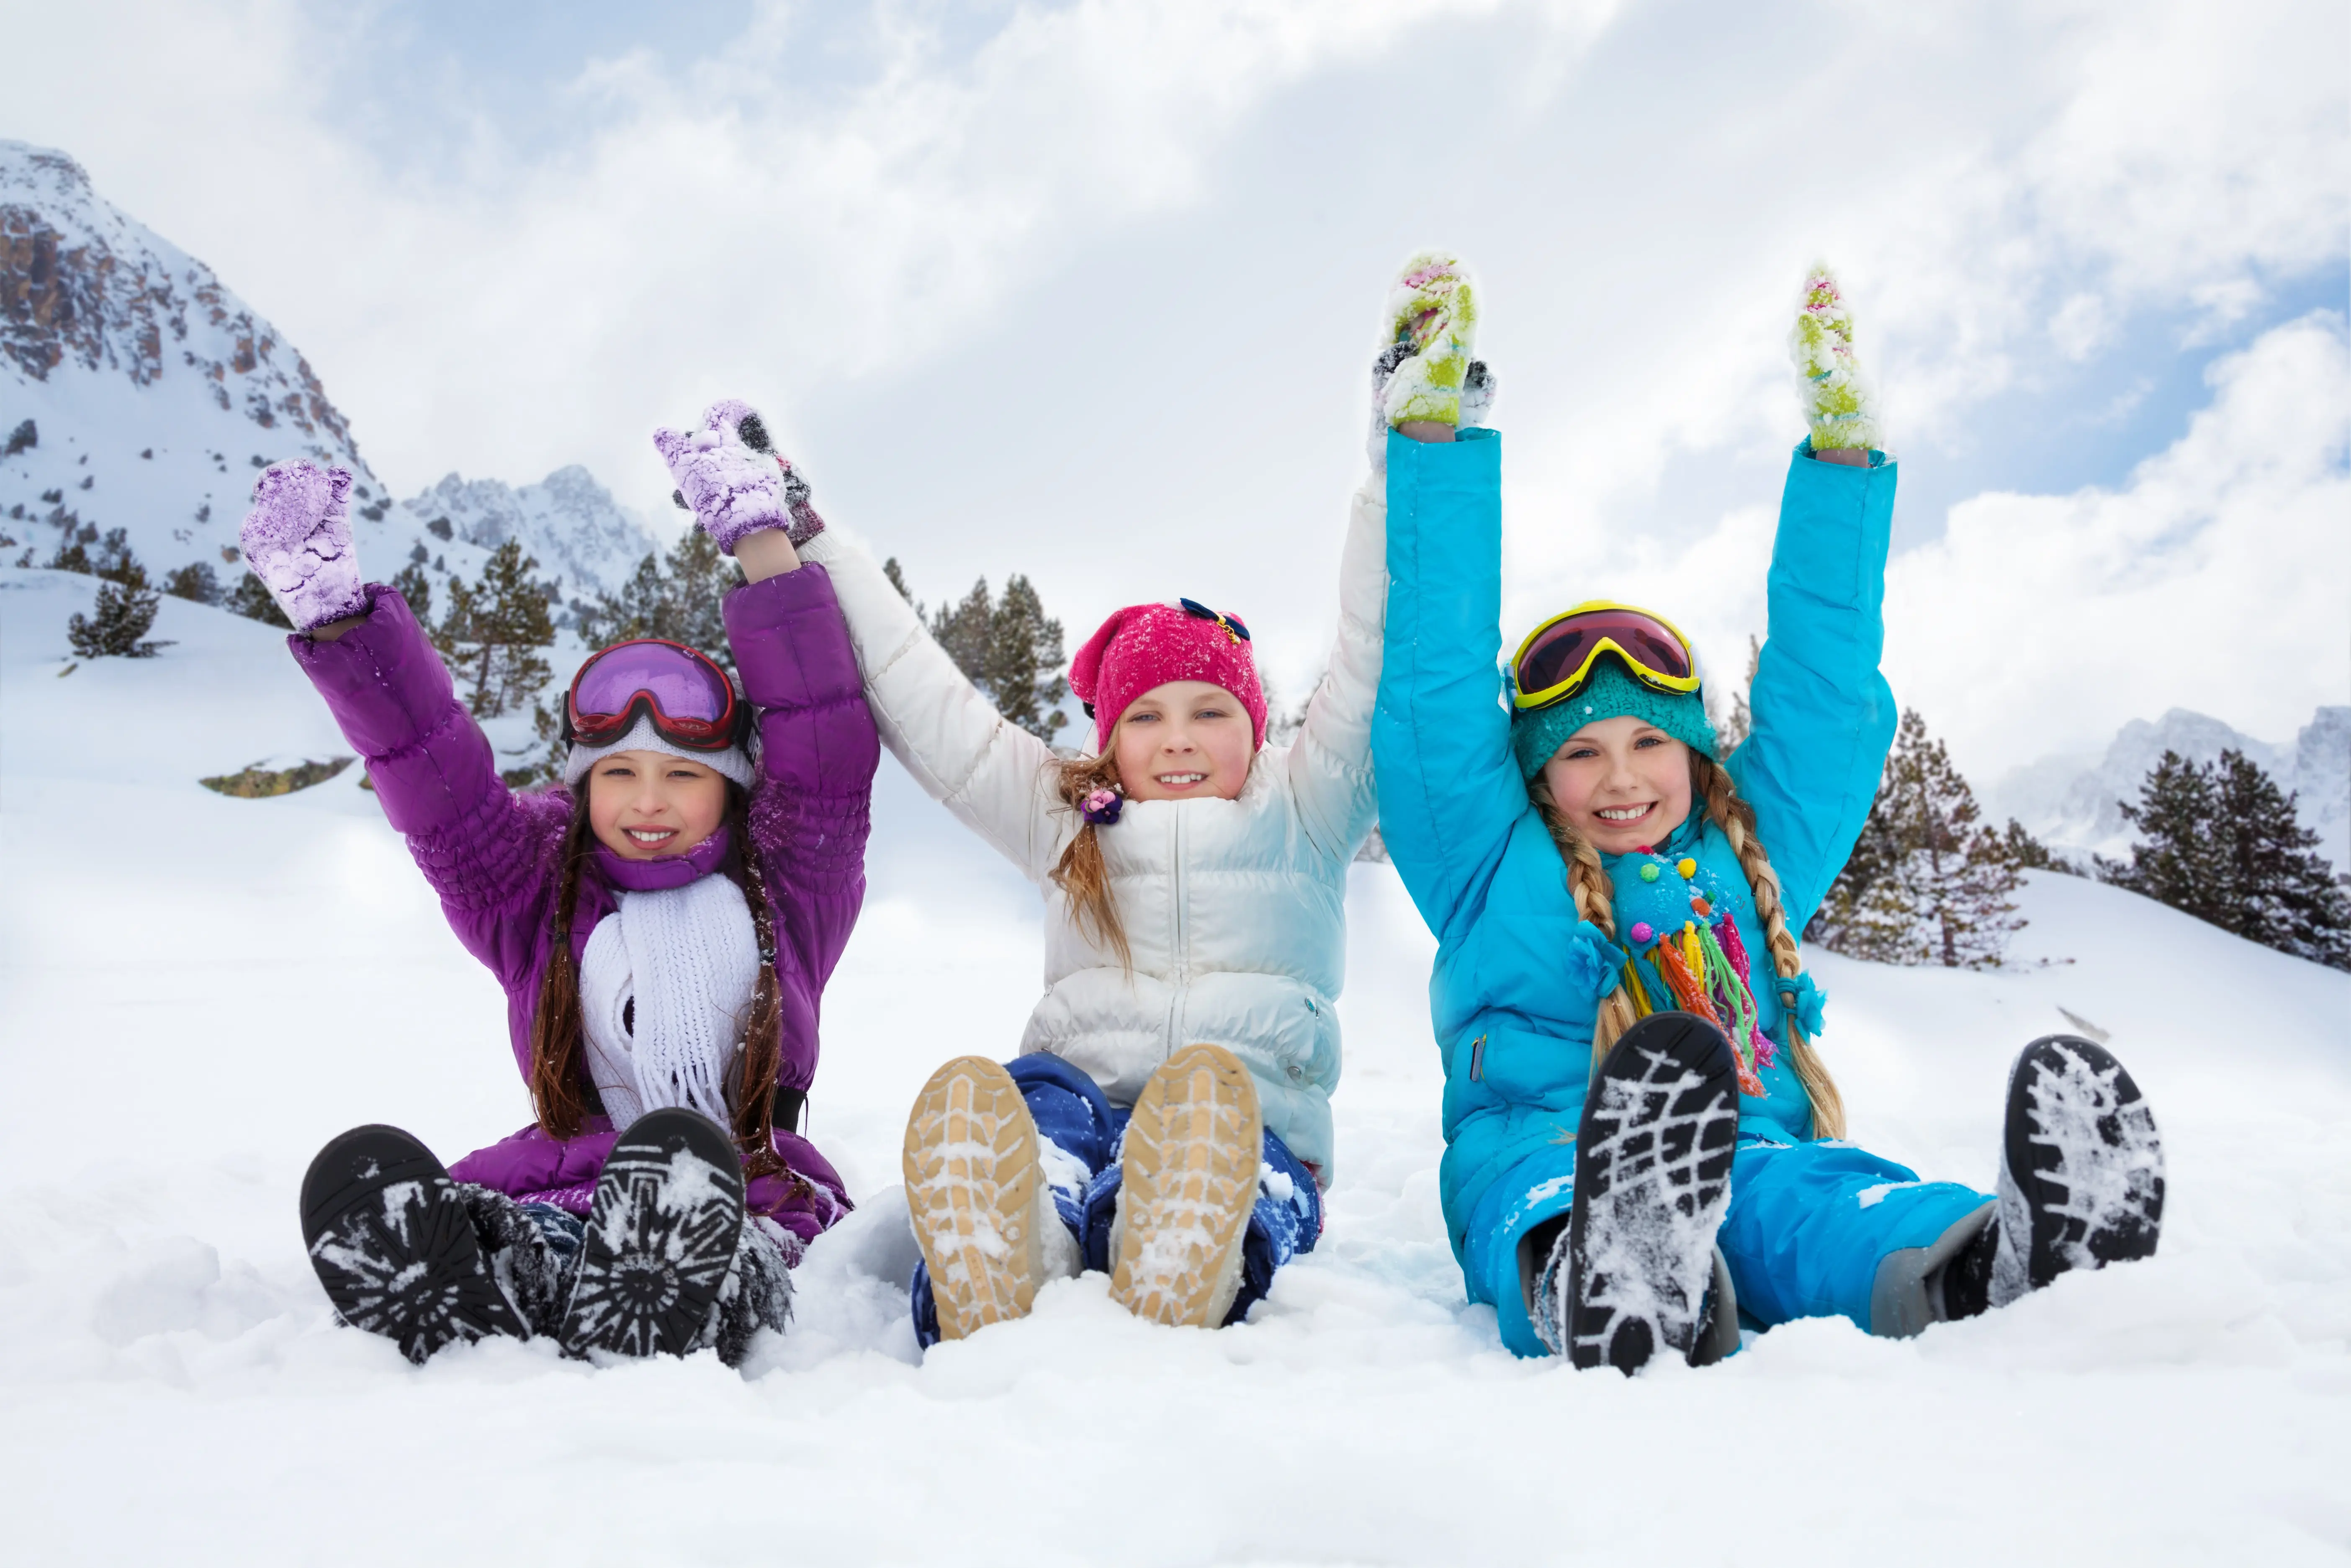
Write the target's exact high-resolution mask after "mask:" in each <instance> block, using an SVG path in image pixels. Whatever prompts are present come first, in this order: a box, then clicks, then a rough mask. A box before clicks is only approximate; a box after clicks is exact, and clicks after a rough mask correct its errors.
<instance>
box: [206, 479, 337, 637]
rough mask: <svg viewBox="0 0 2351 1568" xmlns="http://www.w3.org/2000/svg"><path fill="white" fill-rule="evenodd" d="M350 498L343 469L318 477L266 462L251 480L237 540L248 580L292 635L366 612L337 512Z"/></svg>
mask: <svg viewBox="0 0 2351 1568" xmlns="http://www.w3.org/2000/svg"><path fill="white" fill-rule="evenodd" d="M350 493H351V473H350V469H348V468H329V469H326V470H324V471H323V472H322V471H321V470H319V468H317V467H315V466H314V465H311V464H308V463H304V462H293V463H276V464H272V465H270V466H269V467H267V468H266V469H264V470H263V471H262V475H261V477H260V478H259V479H257V480H256V481H254V486H253V510H251V511H250V512H247V513H246V515H245V527H244V528H241V529H239V530H238V532H237V543H238V544H239V545H240V546H241V547H242V548H243V549H244V550H245V559H246V565H248V566H250V567H251V568H253V575H254V576H256V577H257V578H259V579H261V583H262V586H263V587H265V588H266V589H268V590H269V597H270V598H272V599H274V600H276V601H277V608H278V609H280V610H282V611H284V612H286V619H287V620H288V621H290V622H293V623H294V626H295V628H296V630H298V631H302V632H309V631H315V630H316V629H317V628H319V627H320V626H324V625H326V624H327V623H328V622H330V621H340V620H343V619H345V618H346V617H348V616H352V615H357V614H360V613H361V612H364V611H365V610H366V609H367V605H368V599H367V590H366V589H365V588H364V587H363V586H362V585H361V584H360V560H359V551H358V550H357V549H355V548H354V547H353V546H352V544H351V519H350V516H349V514H348V513H347V512H346V510H345V505H346V503H347V502H348V501H349V499H350Z"/></svg>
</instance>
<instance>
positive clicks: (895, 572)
mask: <svg viewBox="0 0 2351 1568" xmlns="http://www.w3.org/2000/svg"><path fill="white" fill-rule="evenodd" d="M882 575H883V576H884V577H886V578H888V579H889V580H890V586H891V587H893V588H894V589H896V590H897V591H898V597H899V598H901V599H903V600H904V601H906V602H907V603H909V604H914V590H913V589H911V588H908V587H907V586H906V574H905V572H904V571H903V570H900V569H899V566H898V558H897V557H896V556H894V555H893V556H892V557H891V558H890V559H888V560H885V561H883V563H882ZM922 612H923V607H922V606H921V605H919V604H914V613H915V614H917V615H920V614H921V613H922Z"/></svg>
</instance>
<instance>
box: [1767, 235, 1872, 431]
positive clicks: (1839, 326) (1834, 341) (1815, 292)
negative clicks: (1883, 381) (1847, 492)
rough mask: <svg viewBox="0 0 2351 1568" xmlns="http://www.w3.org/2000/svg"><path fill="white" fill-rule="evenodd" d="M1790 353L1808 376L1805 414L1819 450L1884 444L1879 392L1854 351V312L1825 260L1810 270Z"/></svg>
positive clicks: (1789, 348)
mask: <svg viewBox="0 0 2351 1568" xmlns="http://www.w3.org/2000/svg"><path fill="white" fill-rule="evenodd" d="M1788 354H1789V357H1790V358H1791V359H1792V360H1794V361H1795V362H1796V370H1797V371H1798V372H1799V373H1800V374H1802V376H1803V378H1804V384H1803V389H1802V391H1803V398H1804V420H1805V423H1807V424H1808V425H1810V426H1811V428H1812V437H1813V451H1815V452H1829V451H1835V450H1838V449H1854V448H1858V449H1861V450H1867V449H1868V448H1870V447H1873V446H1879V445H1883V444H1884V437H1883V436H1882V435H1881V434H1880V433H1879V431H1878V428H1877V409H1876V402H1877V400H1876V396H1875V394H1873V393H1872V392H1871V391H1870V388H1869V384H1868V383H1867V382H1865V380H1864V379H1863V377H1862V373H1861V363H1860V361H1858V360H1856V359H1855V358H1854V353H1853V312H1852V311H1851V310H1849V309H1847V308H1845V303H1844V290H1843V289H1841V288H1839V287H1838V286H1837V280H1836V274H1834V273H1833V272H1831V271H1830V270H1829V269H1828V266H1827V264H1826V263H1825V262H1823V263H1822V264H1820V265H1818V266H1815V267H1813V269H1812V271H1810V272H1808V273H1806V274H1805V275H1804V299H1803V303H1802V306H1800V307H1799V308H1797V311H1796V321H1795V325H1794V327H1793V328H1792V329H1791V330H1790V332H1789V335H1788Z"/></svg>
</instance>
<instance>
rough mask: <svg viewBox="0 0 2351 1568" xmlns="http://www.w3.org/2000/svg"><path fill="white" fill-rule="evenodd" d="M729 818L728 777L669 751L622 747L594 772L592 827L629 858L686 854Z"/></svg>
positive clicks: (608, 846) (590, 794)
mask: <svg viewBox="0 0 2351 1568" xmlns="http://www.w3.org/2000/svg"><path fill="white" fill-rule="evenodd" d="M725 820H726V779H725V778H724V777H723V776H722V775H720V774H717V773H715V772H713V771H712V770H711V769H709V768H705V767H704V766H703V765H702V764H700V763H699V762H688V761H687V760H686V759H685V758H683V757H673V756H671V755H670V754H669V753H668V752H666V751H616V752H614V753H612V755H611V756H610V757H607V758H603V759H602V760H601V761H599V762H598V763H597V764H596V766H595V767H594V768H590V770H589V773H588V827H589V830H590V831H591V832H593V833H594V834H595V835H596V841H597V842H598V843H600V844H602V845H603V846H604V847H605V848H606V849H609V850H611V852H613V853H615V854H617V855H620V856H621V857H622V858H623V859H625V860H632V861H652V860H661V859H664V858H665V857H667V856H670V855H682V854H684V853H685V852H687V851H688V850H691V849H692V848H694V847H695V845H696V844H698V843H700V842H702V841H703V840H705V839H706V838H708V837H709V836H710V835H711V834H713V833H715V832H716V831H718V824H719V823H720V822H721V821H725Z"/></svg>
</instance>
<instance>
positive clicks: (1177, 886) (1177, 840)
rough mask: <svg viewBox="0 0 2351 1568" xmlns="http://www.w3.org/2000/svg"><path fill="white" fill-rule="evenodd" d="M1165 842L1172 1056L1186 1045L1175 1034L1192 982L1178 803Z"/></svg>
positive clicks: (1172, 810)
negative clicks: (1170, 886)
mask: <svg viewBox="0 0 2351 1568" xmlns="http://www.w3.org/2000/svg"><path fill="white" fill-rule="evenodd" d="M1167 840H1168V866H1169V870H1170V872H1171V873H1172V874H1171V875H1170V877H1169V881H1170V882H1171V883H1172V884H1173V887H1174V892H1173V894H1172V895H1171V897H1170V899H1169V903H1168V914H1167V940H1168V945H1169V946H1170V947H1171V948H1172V949H1173V951H1171V952H1170V953H1169V954H1168V955H1167V957H1168V967H1170V968H1171V969H1173V970H1174V971H1175V985H1173V986H1172V987H1170V988H1168V989H1169V995H1168V998H1167V1049H1168V1051H1169V1052H1170V1053H1171V1054H1172V1053H1173V1052H1174V1051H1176V1050H1177V1049H1179V1047H1180V1046H1181V1045H1182V1044H1183V1043H1185V1042H1183V1041H1179V1040H1177V1039H1176V1032H1177V1030H1180V1029H1181V1028H1182V1027H1183V1022H1184V1011H1185V1008H1184V1003H1185V993H1186V990H1187V989H1188V988H1189V987H1190V985H1191V980H1192V955H1191V951H1190V948H1189V946H1188V933H1187V932H1186V929H1185V926H1186V921H1185V913H1186V909H1185V905H1186V902H1187V900H1188V899H1189V897H1190V891H1189V886H1188V883H1187V881H1186V876H1185V865H1184V808H1183V806H1182V804H1181V803H1180V802H1179V803H1177V804H1175V805H1174V806H1173V807H1171V808H1170V809H1169V810H1168V812H1167Z"/></svg>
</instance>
